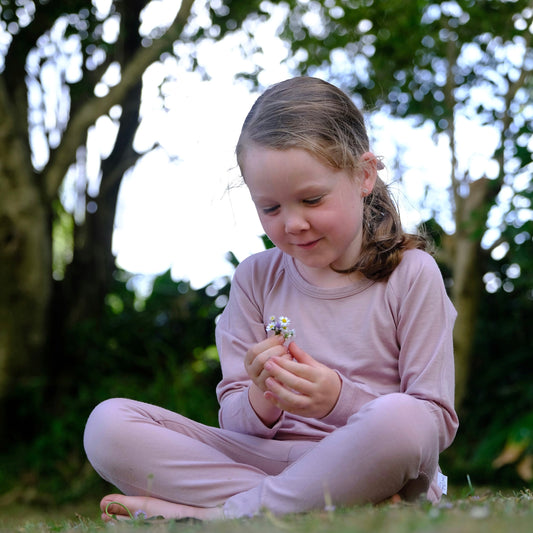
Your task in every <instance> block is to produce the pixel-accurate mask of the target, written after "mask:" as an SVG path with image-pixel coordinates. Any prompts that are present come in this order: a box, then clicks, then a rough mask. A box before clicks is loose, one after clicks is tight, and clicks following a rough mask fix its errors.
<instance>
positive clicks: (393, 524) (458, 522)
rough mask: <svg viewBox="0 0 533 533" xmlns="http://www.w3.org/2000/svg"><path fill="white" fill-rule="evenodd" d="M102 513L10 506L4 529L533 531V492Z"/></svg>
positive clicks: (85, 508) (0, 524)
mask: <svg viewBox="0 0 533 533" xmlns="http://www.w3.org/2000/svg"><path fill="white" fill-rule="evenodd" d="M98 516H99V513H98V509H97V506H96V505H95V502H92V501H91V502H84V503H83V504H78V505H77V506H76V507H72V506H70V507H64V508H54V509H35V508H27V507H14V506H11V507H10V508H9V509H8V508H0V533H4V532H35V533H51V532H58V533H68V532H72V533H74V532H88V533H92V532H97V531H112V532H117V533H123V532H124V533H126V532H139V533H141V532H144V531H150V532H154V533H156V532H165V533H166V532H180V533H270V532H276V531H279V532H280V533H286V532H288V533H304V532H305V533H326V532H327V533H370V532H372V533H376V532H379V533H430V532H431V533H502V532H512V533H522V532H523V533H526V532H527V533H531V532H532V531H533V493H532V492H531V491H524V492H519V493H514V494H501V493H495V492H492V491H485V492H484V493H481V494H480V495H474V496H469V497H454V496H451V497H447V498H445V499H443V501H442V502H441V504H440V505H439V506H436V507H434V506H430V505H428V504H426V503H416V504H405V503H398V504H386V505H381V506H377V507H375V506H362V507H352V508H349V509H337V510H335V511H333V512H313V513H307V514H302V515H291V516H285V517H282V518H275V517H273V516H263V517H260V518H254V519H246V520H232V521H226V522H217V523H201V522H191V521H182V522H179V521H172V522H165V521H146V522H144V523H141V522H133V523H128V524H125V523H115V524H113V525H106V524H104V523H103V522H101V521H100V519H99V517H98Z"/></svg>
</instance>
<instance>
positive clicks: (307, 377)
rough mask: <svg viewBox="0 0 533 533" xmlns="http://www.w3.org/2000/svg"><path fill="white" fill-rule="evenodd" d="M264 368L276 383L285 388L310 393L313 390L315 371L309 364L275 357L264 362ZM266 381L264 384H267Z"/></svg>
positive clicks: (300, 392) (299, 392)
mask: <svg viewBox="0 0 533 533" xmlns="http://www.w3.org/2000/svg"><path fill="white" fill-rule="evenodd" d="M265 370H267V371H268V373H269V377H271V378H274V380H275V382H277V384H279V385H281V386H283V387H285V388H287V389H292V390H293V391H296V392H297V393H298V394H311V393H312V391H313V385H314V381H315V379H316V371H314V369H312V368H311V367H309V366H306V365H302V364H300V363H295V362H294V361H288V360H287V359H279V358H276V359H275V360H273V359H271V360H270V361H268V362H267V363H266V364H265ZM266 381H267V380H265V385H267V383H266ZM267 387H268V385H267ZM276 389H277V387H276Z"/></svg>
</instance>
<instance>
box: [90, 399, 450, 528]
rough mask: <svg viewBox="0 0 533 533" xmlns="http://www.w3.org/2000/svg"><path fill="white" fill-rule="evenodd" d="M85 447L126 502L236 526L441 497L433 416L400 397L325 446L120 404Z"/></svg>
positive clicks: (364, 413) (115, 402) (105, 410)
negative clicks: (266, 515) (395, 498)
mask: <svg viewBox="0 0 533 533" xmlns="http://www.w3.org/2000/svg"><path fill="white" fill-rule="evenodd" d="M84 445H85V450H86V453H87V456H88V458H89V461H90V462H91V464H92V465H93V467H94V469H95V470H96V471H97V472H98V473H99V474H100V475H101V476H102V477H103V478H104V479H105V480H107V481H108V482H110V483H112V484H113V485H115V486H116V487H118V488H119V489H120V490H121V491H122V492H124V493H125V494H127V495H130V496H134V495H137V496H140V495H144V496H153V497H156V498H160V499H164V500H168V501H173V502H177V503H182V504H186V505H193V506H197V507H215V506H219V505H223V506H224V507H223V508H224V514H225V516H226V517H227V518H238V517H243V516H254V515H256V514H258V513H260V511H261V510H262V509H264V508H267V509H269V510H270V511H271V512H273V513H275V514H284V513H294V512H302V511H307V510H311V509H320V508H322V509H323V508H324V507H325V505H326V504H327V503H328V502H332V503H333V504H334V505H351V504H356V503H369V502H370V503H377V502H380V501H382V500H384V499H386V498H388V497H390V496H392V495H393V494H396V493H400V494H401V495H402V497H404V498H405V499H414V498H417V497H418V496H420V495H424V496H425V495H426V494H427V497H428V499H429V500H431V501H433V502H435V501H438V500H439V499H440V495H441V492H440V490H439V489H438V487H437V484H436V482H435V480H434V478H435V477H436V472H437V466H438V465H437V462H438V454H439V449H438V435H437V427H436V423H435V421H434V420H433V415H431V413H430V412H429V411H428V410H427V408H426V407H425V406H424V404H423V402H420V401H419V400H416V399H414V398H412V397H410V396H408V395H406V394H399V393H398V394H389V395H386V396H382V397H380V398H378V399H376V400H374V401H372V402H369V403H368V404H367V405H365V406H364V407H363V408H362V409H361V410H360V411H359V412H358V413H356V414H355V415H353V416H352V417H351V418H350V419H349V420H348V423H347V424H346V426H343V427H341V428H339V429H337V430H336V431H334V432H333V433H331V434H329V435H327V436H326V437H325V438H323V439H322V440H321V441H318V442H315V441H312V442H311V441H301V440H285V441H280V440H270V439H263V438H259V437H254V436H251V435H244V434H241V433H236V432H233V431H227V430H224V429H220V428H214V427H208V426H205V425H203V424H200V423H198V422H194V421H192V420H189V419H187V418H185V417H183V416H181V415H179V414H177V413H173V412H171V411H168V410H165V409H162V408H160V407H156V406H153V405H149V404H145V403H140V402H136V401H133V400H126V399H112V400H107V401H105V402H103V403H101V404H100V405H98V406H97V407H96V408H95V409H94V411H93V412H92V413H91V416H90V417H89V420H88V422H87V427H86V429H85V435H84Z"/></svg>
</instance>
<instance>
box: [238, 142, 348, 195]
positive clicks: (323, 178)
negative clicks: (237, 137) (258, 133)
mask: <svg viewBox="0 0 533 533" xmlns="http://www.w3.org/2000/svg"><path fill="white" fill-rule="evenodd" d="M241 170H242V174H243V178H244V181H245V183H246V185H247V186H248V188H249V189H250V192H251V194H252V198H253V199H254V201H258V200H261V199H263V198H271V197H274V196H276V195H279V194H306V193H313V192H321V191H322V190H323V189H327V188H330V187H332V186H333V185H334V184H335V182H336V181H337V180H338V179H339V177H341V176H348V175H349V171H347V170H345V171H343V170H340V169H336V168H333V167H331V166H329V165H326V164H325V163H323V162H322V161H320V160H319V159H317V158H316V157H314V156H313V155H311V154H310V153H309V152H307V151H306V150H302V149H299V148H290V149H287V150H274V149H271V148H264V147H259V146H254V147H253V148H250V149H248V150H247V151H246V152H245V154H243V158H242V162H241Z"/></svg>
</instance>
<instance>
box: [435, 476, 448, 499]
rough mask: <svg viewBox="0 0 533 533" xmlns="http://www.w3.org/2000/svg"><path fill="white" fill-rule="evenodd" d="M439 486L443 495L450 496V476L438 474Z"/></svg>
mask: <svg viewBox="0 0 533 533" xmlns="http://www.w3.org/2000/svg"><path fill="white" fill-rule="evenodd" d="M437 484H438V485H439V488H440V490H441V491H442V494H448V476H445V475H444V474H441V473H440V472H437Z"/></svg>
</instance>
